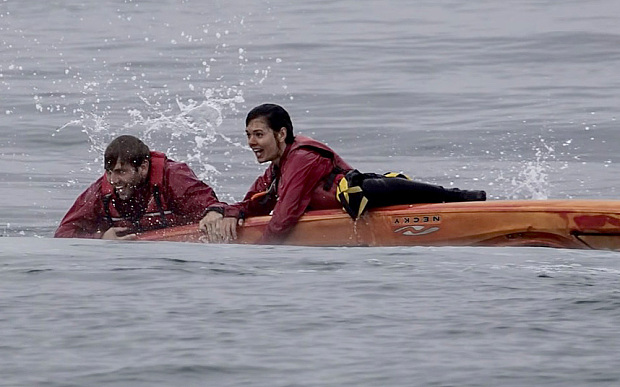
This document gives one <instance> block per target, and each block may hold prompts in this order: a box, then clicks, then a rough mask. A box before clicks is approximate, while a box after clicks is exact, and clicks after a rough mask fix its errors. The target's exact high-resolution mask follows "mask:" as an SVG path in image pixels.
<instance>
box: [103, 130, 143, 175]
mask: <svg viewBox="0 0 620 387" xmlns="http://www.w3.org/2000/svg"><path fill="white" fill-rule="evenodd" d="M149 158H150V150H149V147H148V146H146V145H145V144H144V143H143V142H142V141H140V139H138V138H136V137H134V136H129V135H123V136H119V137H117V138H115V139H114V140H112V142H111V143H110V144H109V145H108V147H107V148H106V150H105V154H104V161H103V165H104V167H105V169H106V171H111V170H112V169H114V167H115V166H116V163H117V162H118V161H120V162H121V164H127V163H129V164H131V165H132V166H133V167H134V169H138V167H139V166H140V165H142V163H143V162H144V160H149Z"/></svg>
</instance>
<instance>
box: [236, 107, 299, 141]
mask: <svg viewBox="0 0 620 387" xmlns="http://www.w3.org/2000/svg"><path fill="white" fill-rule="evenodd" d="M256 118H264V119H265V120H266V121H267V125H269V128H270V129H271V130H273V131H275V132H277V131H279V130H280V129H281V128H286V138H285V139H284V142H285V143H287V144H291V143H293V141H294V140H295V135H294V134H293V122H292V121H291V116H289V114H288V112H287V111H286V110H284V108H283V107H282V106H280V105H276V104H272V103H265V104H262V105H259V106H257V107H255V108H254V109H252V110H250V112H249V113H248V116H247V117H246V118H245V126H248V124H249V123H250V121H252V120H254V119H256Z"/></svg>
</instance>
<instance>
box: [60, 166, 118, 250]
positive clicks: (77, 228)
mask: <svg viewBox="0 0 620 387" xmlns="http://www.w3.org/2000/svg"><path fill="white" fill-rule="evenodd" d="M101 180H102V178H99V180H97V181H96V182H95V183H93V184H92V185H91V186H90V187H88V189H87V190H86V191H84V192H83V193H82V194H81V195H80V196H78V198H77V199H76V200H75V203H73V206H72V207H71V208H70V209H69V211H68V212H67V214H66V215H65V217H64V218H63V219H62V221H61V222H60V225H59V226H58V228H57V229H56V232H55V233H54V237H55V238H101V235H102V234H103V232H105V231H106V230H107V229H108V228H109V226H108V222H107V220H106V218H105V214H104V212H103V203H102V200H101V195H100V192H101Z"/></svg>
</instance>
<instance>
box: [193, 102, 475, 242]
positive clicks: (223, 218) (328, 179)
mask: <svg viewBox="0 0 620 387" xmlns="http://www.w3.org/2000/svg"><path fill="white" fill-rule="evenodd" d="M245 132H246V136H247V139H248V145H249V146H250V148H251V149H252V151H253V152H254V154H255V156H256V159H257V160H258V162H259V163H265V162H268V161H270V162H271V164H270V165H269V167H268V168H267V170H266V171H265V173H264V174H263V175H262V176H260V177H259V178H258V179H257V180H256V181H255V182H254V184H252V186H251V188H250V190H249V191H248V193H247V194H246V195H245V197H244V199H243V201H241V202H239V203H235V204H232V205H220V204H217V205H214V206H211V207H209V208H208V210H209V211H208V212H207V214H206V216H205V217H204V218H203V219H202V220H201V221H200V228H201V229H202V230H203V231H205V232H206V233H207V235H208V237H209V240H210V241H228V240H231V239H236V237H237V233H236V230H237V224H241V221H242V219H244V218H245V217H250V216H259V215H268V214H270V213H271V214H272V217H271V220H270V221H269V224H268V225H267V229H266V230H265V232H264V233H263V235H262V237H261V239H260V240H259V241H258V243H279V242H282V241H283V240H284V239H285V238H286V236H287V235H288V233H289V232H290V231H291V230H292V228H293V227H294V226H295V225H296V224H297V221H298V220H299V218H300V217H301V216H302V215H303V214H304V213H305V212H306V211H309V210H322V209H332V208H342V206H343V205H342V204H341V203H340V202H339V201H338V199H337V198H336V189H337V183H338V182H339V181H340V180H341V179H342V178H343V177H344V176H345V175H346V174H347V173H348V172H353V173H355V172H357V171H356V170H353V168H352V167H351V166H350V165H349V164H347V163H346V162H345V161H344V160H343V159H342V158H341V157H340V156H338V155H337V154H336V153H335V152H334V151H333V150H332V149H331V148H329V147H328V146H327V145H325V144H323V143H320V142H318V141H316V140H313V139H311V138H309V137H304V136H295V135H293V124H292V122H291V118H290V116H289V114H288V113H287V111H286V110H284V108H282V107H281V106H278V105H274V104H263V105H260V106H257V107H255V108H254V109H252V110H251V111H250V112H249V113H248V116H247V117H246V130H245ZM357 175H360V174H359V172H357ZM368 176H370V174H368ZM375 176H378V175H375ZM375 176H372V177H369V178H368V179H367V180H368V182H367V184H366V185H367V186H368V188H369V190H372V189H375V188H376V189H379V190H385V189H386V188H387V189H388V190H389V189H390V187H389V186H391V185H393V184H387V185H386V184H385V182H384V180H385V181H390V180H394V181H396V180H398V181H399V184H397V185H399V187H398V190H399V191H400V197H401V198H405V199H407V200H412V201H410V202H418V203H422V202H443V201H463V200H484V198H485V197H486V196H484V191H461V190H458V189H453V190H446V189H444V188H443V187H439V186H435V185H430V184H424V183H417V182H413V181H410V180H406V182H405V181H404V180H405V179H392V178H385V179H383V178H376V177H375ZM401 180H403V181H402V182H401ZM405 191H406V192H405ZM375 196H376V197H377V198H379V195H375ZM383 196H386V195H385V194H384V195H383ZM382 200H383V198H380V199H379V200H375V201H376V202H377V203H379V202H380V201H382ZM384 205H385V204H384ZM352 216H353V215H352Z"/></svg>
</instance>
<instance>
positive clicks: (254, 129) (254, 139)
mask: <svg viewBox="0 0 620 387" xmlns="http://www.w3.org/2000/svg"><path fill="white" fill-rule="evenodd" d="M245 135H246V136H247V138H248V145H249V147H250V148H252V151H253V152H254V155H255V156H256V160H258V162H259V163H265V162H267V161H271V162H273V163H275V164H276V165H278V164H279V162H280V157H282V154H284V149H285V148H286V143H285V142H284V140H285V139H286V128H280V130H278V131H274V130H271V128H270V127H269V125H268V124H267V121H266V120H265V119H264V118H263V117H258V118H255V119H253V120H252V121H250V123H249V124H248V126H247V127H246V128H245Z"/></svg>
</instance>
